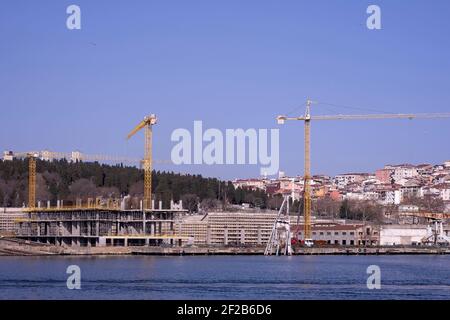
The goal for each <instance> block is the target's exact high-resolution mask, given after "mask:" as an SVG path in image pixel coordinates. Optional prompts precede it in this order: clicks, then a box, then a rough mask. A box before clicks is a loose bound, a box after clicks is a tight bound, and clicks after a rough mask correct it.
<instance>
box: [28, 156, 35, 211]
mask: <svg viewBox="0 0 450 320" xmlns="http://www.w3.org/2000/svg"><path fill="white" fill-rule="evenodd" d="M28 207H29V208H30V209H35V208H36V157H35V155H34V154H33V153H29V154H28Z"/></svg>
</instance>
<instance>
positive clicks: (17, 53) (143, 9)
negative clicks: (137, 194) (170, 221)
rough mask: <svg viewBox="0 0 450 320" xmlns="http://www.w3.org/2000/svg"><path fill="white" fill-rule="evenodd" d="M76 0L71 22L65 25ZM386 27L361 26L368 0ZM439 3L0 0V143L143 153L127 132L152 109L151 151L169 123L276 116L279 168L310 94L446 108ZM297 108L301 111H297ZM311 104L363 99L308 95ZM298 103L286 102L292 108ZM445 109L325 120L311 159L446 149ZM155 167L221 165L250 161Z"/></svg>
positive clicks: (447, 23)
mask: <svg viewBox="0 0 450 320" xmlns="http://www.w3.org/2000/svg"><path fill="white" fill-rule="evenodd" d="M70 4H77V5H79V6H80V7H81V12H82V29H81V30H72V31H71V30H68V29H67V28H66V19H67V16H68V15H67V14H66V8H67V6H68V5H70ZM369 4H377V5H379V6H380V7H381V10H382V30H375V31H373V30H368V29H367V28H366V19H367V16H368V15H367V14H366V8H367V6H368V5H369ZM449 16H450V2H448V1H445V0H442V1H437V0H436V1H433V2H430V1H408V2H406V1H356V0H355V1H347V0H346V1H344V0H341V1H337V0H335V1H331V0H330V1H287V0H285V1H264V0H259V1H256V0H249V1H237V0H228V1H206V0H205V1H203V0H202V1H200V0H192V1H137V0H136V1H119V0H117V1H102V0H96V1H82V0H71V1H63V0H53V1H50V0H47V1H42V0H40V1H24V0H14V1H13V0H3V1H2V2H1V4H0V39H1V41H0V111H1V114H0V119H1V124H0V149H1V150H6V149H12V150H21V151H22V150H36V149H39V150H40V149H50V150H55V151H71V150H74V149H79V150H81V151H83V152H85V153H102V154H120V155H125V156H130V157H139V156H142V154H143V134H142V133H141V134H140V135H139V136H138V137H136V138H133V139H132V140H130V141H129V142H126V141H125V136H126V134H127V133H128V132H129V131H130V130H131V129H132V128H133V127H134V126H135V125H136V124H137V123H138V122H139V121H140V120H141V119H142V118H143V116H144V115H146V114H149V113H156V114H157V116H158V118H159V123H158V124H157V126H156V127H155V129H154V157H155V158H156V159H170V151H171V149H172V147H173V145H174V143H173V142H171V141H170V135H171V133H172V131H173V130H174V129H176V128H187V129H189V130H192V128H193V121H194V120H202V121H203V126H204V127H205V128H219V129H223V130H225V129H227V128H244V129H247V128H280V166H281V169H282V170H284V171H286V172H287V173H288V174H290V175H294V174H301V173H302V172H303V142H302V141H303V127H302V124H301V123H296V122H291V123H287V124H286V125H285V126H282V127H279V126H278V125H277V124H276V121H275V120H274V118H275V117H276V115H278V114H283V113H287V112H289V111H290V110H292V109H294V108H296V107H301V106H302V105H303V104H304V101H305V99H306V98H307V97H311V98H312V99H315V100H318V101H322V102H327V103H331V104H336V105H345V106H357V107H361V108H364V109H373V110H376V111H380V112H383V111H387V112H393V113H406V112H408V113H410V112H411V113H420V112H450V88H449V86H450V59H449V57H450V44H449V40H448V39H449V33H450V17H449ZM297 112H298V113H299V114H300V113H303V109H301V108H300V109H298V111H297ZM313 113H315V114H333V113H370V111H364V110H354V109H348V110H346V109H343V108H335V107H331V106H329V105H320V104H319V105H317V106H314V107H313ZM294 114H295V113H294ZM449 137H450V119H448V120H417V121H405V120H384V121H380V120H377V121H357V122H344V121H334V122H322V123H313V126H312V171H313V173H324V174H337V173H341V172H350V171H352V172H353V171H374V170H375V169H377V168H380V167H382V166H383V165H384V164H386V163H403V162H411V163H422V162H430V163H441V162H443V161H444V160H450V152H449V147H448V145H449ZM156 169H162V170H174V171H181V172H191V173H201V174H204V175H207V176H217V177H222V178H228V179H231V178H235V177H252V176H258V175H259V166H258V165H252V166H242V165H233V166H220V165H217V166H207V165H192V166H170V165H157V166H156Z"/></svg>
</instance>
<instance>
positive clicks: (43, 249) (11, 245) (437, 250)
mask: <svg viewBox="0 0 450 320" xmlns="http://www.w3.org/2000/svg"><path fill="white" fill-rule="evenodd" d="M264 249H265V247H62V246H55V245H49V244H40V243H32V242H25V241H21V240H18V239H14V238H1V239H0V257H2V256H125V255H151V256H210V255H228V256H233V255H263V254H264ZM436 254H439V255H445V254H450V247H435V246H383V247H380V246H377V247H375V246H374V247H372V246H370V247H350V246H347V247H338V246H318V247H311V248H306V247H300V248H299V247H297V248H294V253H293V255H436Z"/></svg>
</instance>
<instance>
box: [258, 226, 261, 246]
mask: <svg viewBox="0 0 450 320" xmlns="http://www.w3.org/2000/svg"><path fill="white" fill-rule="evenodd" d="M261 244H262V234H261V227H258V245H261Z"/></svg>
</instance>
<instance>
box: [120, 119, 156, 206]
mask: <svg viewBox="0 0 450 320" xmlns="http://www.w3.org/2000/svg"><path fill="white" fill-rule="evenodd" d="M156 121H157V118H156V116H155V115H154V114H151V115H149V116H147V117H145V118H144V120H142V121H141V122H140V123H139V124H138V125H137V126H136V127H135V128H134V129H133V130H132V131H131V132H130V133H129V134H128V136H127V139H130V138H131V137H132V136H134V135H135V134H136V133H137V132H138V131H139V130H141V129H144V135H145V145H144V161H143V167H144V210H146V209H147V210H148V209H152V127H153V125H155V124H156Z"/></svg>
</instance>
